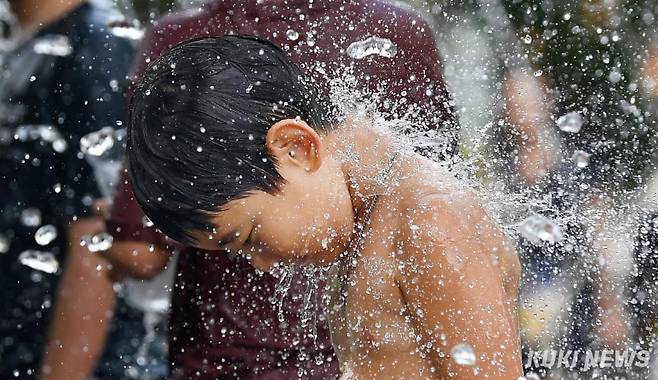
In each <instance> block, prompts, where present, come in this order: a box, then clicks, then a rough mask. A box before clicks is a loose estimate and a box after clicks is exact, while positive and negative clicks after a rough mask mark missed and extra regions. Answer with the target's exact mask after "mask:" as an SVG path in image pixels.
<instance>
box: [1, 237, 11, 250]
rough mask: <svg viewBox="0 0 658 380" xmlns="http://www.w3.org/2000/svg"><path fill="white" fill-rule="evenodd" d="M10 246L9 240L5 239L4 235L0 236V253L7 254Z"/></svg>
mask: <svg viewBox="0 0 658 380" xmlns="http://www.w3.org/2000/svg"><path fill="white" fill-rule="evenodd" d="M10 245H11V241H10V240H9V238H8V237H6V236H5V235H0V253H7V252H9V246H10Z"/></svg>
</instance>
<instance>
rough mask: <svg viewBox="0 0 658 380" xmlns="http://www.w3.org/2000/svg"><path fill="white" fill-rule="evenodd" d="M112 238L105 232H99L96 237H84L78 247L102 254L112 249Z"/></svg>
mask: <svg viewBox="0 0 658 380" xmlns="http://www.w3.org/2000/svg"><path fill="white" fill-rule="evenodd" d="M113 242H114V238H113V237H112V235H110V234H108V233H107V232H101V233H99V234H96V235H93V236H91V235H85V236H83V237H82V239H81V240H80V246H82V247H87V249H88V250H89V252H93V253H95V252H102V251H107V250H108V249H110V248H112V243H113Z"/></svg>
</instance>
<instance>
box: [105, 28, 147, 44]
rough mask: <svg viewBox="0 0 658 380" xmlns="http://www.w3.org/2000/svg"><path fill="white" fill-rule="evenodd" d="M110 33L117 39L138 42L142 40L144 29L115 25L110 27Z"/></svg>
mask: <svg viewBox="0 0 658 380" xmlns="http://www.w3.org/2000/svg"><path fill="white" fill-rule="evenodd" d="M110 31H111V32H112V34H114V35H115V36H117V37H121V38H127V39H129V40H133V41H139V40H141V39H142V38H144V29H140V28H138V27H136V26H133V25H117V26H113V27H110Z"/></svg>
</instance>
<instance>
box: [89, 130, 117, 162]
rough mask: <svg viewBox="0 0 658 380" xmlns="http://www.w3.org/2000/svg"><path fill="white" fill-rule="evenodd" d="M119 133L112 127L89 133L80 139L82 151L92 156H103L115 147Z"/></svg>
mask: <svg viewBox="0 0 658 380" xmlns="http://www.w3.org/2000/svg"><path fill="white" fill-rule="evenodd" d="M116 133H117V131H115V129H114V128H112V127H104V128H102V129H100V130H98V131H95V132H91V133H88V134H86V135H84V136H83V137H82V138H81V139H80V151H82V153H84V154H87V155H90V156H96V157H99V156H102V155H103V154H105V153H106V152H108V151H109V150H110V149H112V147H113V146H114V143H115V140H116V139H117V137H118V136H117V134H116Z"/></svg>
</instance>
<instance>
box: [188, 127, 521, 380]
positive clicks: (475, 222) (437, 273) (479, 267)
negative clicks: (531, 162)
mask: <svg viewBox="0 0 658 380" xmlns="http://www.w3.org/2000/svg"><path fill="white" fill-rule="evenodd" d="M353 124H354V125H352V127H349V128H341V129H337V130H336V131H332V132H328V133H326V134H322V135H320V134H318V133H317V132H315V131H314V130H313V129H312V128H310V127H308V125H306V123H304V122H303V121H299V120H284V121H281V122H278V123H276V124H275V125H273V126H272V127H271V128H270V130H269V132H268V136H267V139H266V140H267V144H268V146H267V148H268V149H269V151H270V152H271V154H272V156H273V157H274V158H275V159H276V160H277V169H278V170H279V173H281V175H282V176H283V178H285V180H286V183H285V185H283V186H282V188H281V190H280V191H279V192H277V193H275V194H267V193H263V192H253V193H252V194H249V195H248V196H246V197H244V198H242V199H239V200H235V201H231V202H229V203H228V204H227V205H226V207H225V208H224V210H223V211H221V212H218V213H216V214H215V215H214V219H213V222H214V224H215V225H216V229H215V231H213V233H210V234H209V233H198V234H197V237H198V239H199V241H198V243H197V244H196V245H197V246H199V247H200V248H204V249H213V248H215V249H216V248H217V246H218V245H219V246H221V247H223V248H228V249H231V250H235V251H238V252H241V253H243V254H247V255H248V256H249V258H250V260H251V262H252V264H253V265H254V266H256V267H257V268H259V269H263V270H268V269H269V268H271V266H272V265H274V264H275V263H277V262H295V263H301V264H305V263H316V264H329V263H333V262H337V261H338V262H339V265H347V263H349V262H351V261H352V259H355V260H354V262H356V265H355V266H354V267H353V268H351V269H350V273H349V276H348V278H347V279H342V280H341V278H340V277H338V276H337V277H336V281H335V282H336V283H335V284H334V292H333V293H334V294H336V290H337V289H344V291H345V292H346V293H345V294H346V295H347V296H346V299H345V302H344V303H341V302H338V298H337V297H336V296H334V297H333V298H334V306H335V307H333V308H331V313H330V314H331V315H330V320H331V330H332V337H333V341H334V346H335V349H336V352H337V355H338V358H339V361H340V363H341V369H342V371H343V377H344V378H345V379H348V378H349V379H423V378H436V379H442V378H452V379H477V378H483V379H485V378H486V379H501V380H502V379H505V380H508V379H516V378H517V377H519V376H521V375H522V371H521V355H520V344H519V338H518V326H517V317H516V297H517V286H518V279H519V273H520V269H519V268H520V266H519V262H518V258H517V256H516V253H515V251H514V249H513V246H512V244H511V243H510V242H509V240H508V239H507V238H506V237H505V235H504V234H503V233H502V231H501V230H500V228H499V227H498V226H497V225H496V224H495V223H494V222H493V221H492V219H491V218H490V217H489V216H488V215H487V214H486V212H485V210H484V209H483V208H482V207H481V206H480V205H479V203H478V200H477V198H476V197H475V195H474V194H473V193H472V192H471V191H469V190H468V189H467V188H466V186H464V185H463V184H461V183H459V182H458V181H457V180H456V179H454V177H453V176H452V175H451V174H450V173H449V172H448V171H447V170H446V169H443V168H442V167H441V166H439V165H438V164H436V163H434V162H431V161H430V160H427V159H425V158H423V157H420V156H418V155H415V154H413V153H400V154H399V155H398V156H397V158H396V159H395V160H394V162H393V166H392V168H391V171H390V176H389V178H387V180H386V181H377V180H376V179H375V178H376V177H377V174H380V173H382V172H383V171H384V170H385V167H386V166H387V164H388V160H389V157H391V156H392V155H393V152H394V151H395V149H394V147H393V146H394V144H393V142H392V139H391V138H390V137H388V136H387V135H385V134H381V132H377V131H374V130H371V129H369V128H365V127H363V125H361V124H358V123H356V122H354V123H353ZM346 152H347V153H346ZM346 157H350V159H346ZM376 194H379V197H378V201H377V202H376V203H375V205H374V207H373V208H372V213H371V214H370V215H369V216H368V215H367V212H366V211H365V210H366V209H367V208H368V207H367V205H368V202H369V201H370V200H372V199H373V197H374V196H375V195H376ZM366 219H368V220H366ZM357 223H361V224H364V225H366V226H367V227H366V228H365V233H366V235H365V238H364V239H363V244H362V247H361V249H359V250H358V252H351V253H348V255H347V256H345V254H344V253H345V252H350V245H351V244H354V242H355V241H356V239H357V236H356V234H355V233H354V226H355V225H356V224H357ZM460 343H466V344H469V345H470V346H472V347H473V350H474V352H475V355H476V358H477V359H476V363H475V365H474V366H464V365H459V364H457V363H456V362H455V361H454V360H453V359H454V358H452V357H451V354H450V350H451V348H452V347H454V346H455V345H457V344H460Z"/></svg>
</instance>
